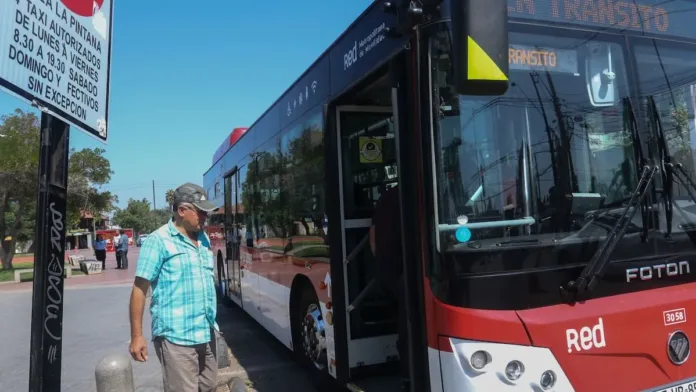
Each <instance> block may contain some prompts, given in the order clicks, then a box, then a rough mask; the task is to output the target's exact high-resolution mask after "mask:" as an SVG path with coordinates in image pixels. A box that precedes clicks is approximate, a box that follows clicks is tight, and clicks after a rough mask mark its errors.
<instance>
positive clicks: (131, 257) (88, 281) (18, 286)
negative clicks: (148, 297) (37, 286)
mask: <svg viewBox="0 0 696 392" xmlns="http://www.w3.org/2000/svg"><path fill="white" fill-rule="evenodd" d="M139 253H140V248H138V247H135V246H133V247H130V248H129V249H128V269H127V270H117V269H116V253H113V252H107V253H106V270H105V271H104V273H102V274H98V275H77V276H76V275H73V277H72V278H70V279H65V287H66V288H70V287H76V286H77V287H79V286H86V285H92V286H93V285H114V284H131V283H133V279H134V278H135V263H136V262H137V260H138V254H139ZM77 254H80V255H83V256H85V257H88V258H94V254H93V253H92V251H90V250H80V251H70V253H69V255H70V256H74V255H77ZM24 259H27V260H24ZM66 259H67V256H66ZM27 261H33V258H22V260H21V261H18V260H17V259H15V262H27ZM33 284H34V282H24V283H8V284H2V285H0V294H2V293H3V292H12V291H25V290H31V288H32V286H33Z"/></svg>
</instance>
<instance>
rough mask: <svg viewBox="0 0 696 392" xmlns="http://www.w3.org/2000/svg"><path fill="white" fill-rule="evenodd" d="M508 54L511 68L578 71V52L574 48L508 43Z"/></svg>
mask: <svg viewBox="0 0 696 392" xmlns="http://www.w3.org/2000/svg"><path fill="white" fill-rule="evenodd" d="M508 54H509V60H508V61H509V63H510V69H511V70H513V69H516V70H522V71H550V72H562V73H571V74H577V73H578V53H577V52H576V51H574V50H569V49H552V48H542V47H538V46H526V45H510V48H509V52H508Z"/></svg>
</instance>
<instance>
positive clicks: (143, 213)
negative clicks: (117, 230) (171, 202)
mask: <svg viewBox="0 0 696 392" xmlns="http://www.w3.org/2000/svg"><path fill="white" fill-rule="evenodd" d="M170 217H171V214H170V213H169V212H168V211H167V210H166V209H159V210H152V209H150V202H149V201H148V200H147V199H142V200H135V199H130V200H128V205H127V206H126V208H124V209H120V210H117V211H116V213H114V223H116V224H117V225H119V226H121V227H122V228H128V229H133V231H135V233H151V232H153V231H155V230H157V229H158V228H159V227H160V226H162V225H164V224H165V223H167V221H168V220H169V218H170Z"/></svg>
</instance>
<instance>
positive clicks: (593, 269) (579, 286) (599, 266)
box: [560, 165, 657, 303]
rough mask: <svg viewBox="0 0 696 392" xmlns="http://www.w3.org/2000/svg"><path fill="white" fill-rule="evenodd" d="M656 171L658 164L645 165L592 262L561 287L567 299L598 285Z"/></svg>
mask: <svg viewBox="0 0 696 392" xmlns="http://www.w3.org/2000/svg"><path fill="white" fill-rule="evenodd" d="M656 172H657V166H648V165H645V166H643V172H642V174H641V176H640V180H638V185H637V186H636V189H634V190H633V192H632V193H631V197H630V199H629V200H628V204H627V205H626V207H625V208H624V209H623V211H622V212H621V216H620V217H619V219H618V220H617V221H616V223H615V224H614V227H612V229H611V231H610V232H609V234H607V238H605V239H604V242H602V244H601V245H600V246H599V248H598V249H597V251H596V252H595V253H594V254H593V255H592V259H590V262H589V263H587V265H586V266H585V268H584V269H583V270H582V272H581V273H580V276H579V277H578V278H577V279H575V280H571V281H570V282H568V283H567V284H565V285H564V286H561V287H560V290H561V296H562V297H563V299H564V300H565V301H567V302H568V303H574V302H575V301H576V300H577V297H578V296H582V295H583V294H585V293H588V292H590V291H592V290H593V289H594V288H595V287H596V286H597V284H598V283H599V279H600V278H601V277H602V275H603V274H604V270H605V269H606V266H607V265H609V256H611V253H612V252H613V251H614V248H615V247H616V244H618V243H619V241H621V238H623V236H624V234H625V233H626V228H627V227H628V225H629V224H630V223H631V220H632V219H633V216H634V215H635V214H636V211H637V210H638V207H639V205H640V204H641V203H642V201H643V199H644V198H645V195H646V194H647V193H648V189H649V188H650V183H651V182H652V179H653V177H655V173H656Z"/></svg>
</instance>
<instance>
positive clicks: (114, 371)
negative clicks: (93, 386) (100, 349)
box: [94, 355, 135, 392]
mask: <svg viewBox="0 0 696 392" xmlns="http://www.w3.org/2000/svg"><path fill="white" fill-rule="evenodd" d="M94 377H95V379H96V381H97V392H134V391H135V384H134V382H133V365H131V359H130V358H128V357H126V356H125V355H109V356H107V357H104V358H103V359H102V360H101V361H99V363H98V364H97V367H96V369H95V370H94Z"/></svg>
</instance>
